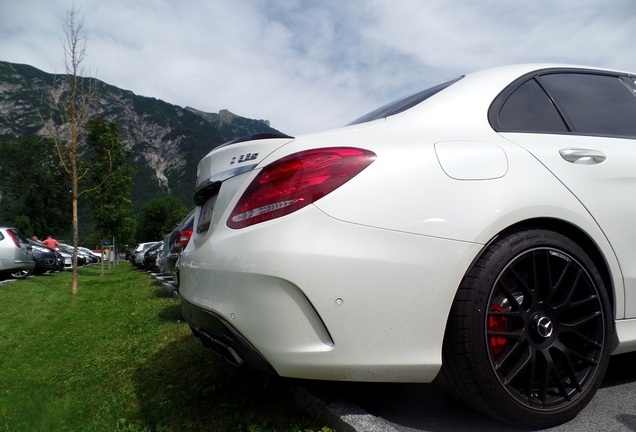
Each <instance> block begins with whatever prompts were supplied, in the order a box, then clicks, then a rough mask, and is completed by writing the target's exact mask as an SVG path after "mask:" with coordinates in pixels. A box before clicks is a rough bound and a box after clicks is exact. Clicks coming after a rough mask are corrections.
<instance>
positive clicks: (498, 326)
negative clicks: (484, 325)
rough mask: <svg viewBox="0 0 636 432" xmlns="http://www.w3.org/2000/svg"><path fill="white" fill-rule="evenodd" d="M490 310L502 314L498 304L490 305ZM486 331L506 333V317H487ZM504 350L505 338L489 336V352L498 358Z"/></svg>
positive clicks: (501, 308)
mask: <svg viewBox="0 0 636 432" xmlns="http://www.w3.org/2000/svg"><path fill="white" fill-rule="evenodd" d="M490 310H491V311H493V312H503V310H504V309H503V307H501V305H498V304H496V303H495V304H492V305H491V306H490ZM488 331H491V332H505V331H506V317H503V316H492V315H491V316H489V317H488ZM505 349H506V338H505V337H503V336H490V350H491V351H492V353H493V354H494V355H495V356H498V355H499V354H501V353H502V352H503V351H504V350H505Z"/></svg>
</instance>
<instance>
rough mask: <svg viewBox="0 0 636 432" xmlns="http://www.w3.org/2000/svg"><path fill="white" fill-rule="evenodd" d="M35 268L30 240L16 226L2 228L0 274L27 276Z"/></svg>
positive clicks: (0, 234)
mask: <svg viewBox="0 0 636 432" xmlns="http://www.w3.org/2000/svg"><path fill="white" fill-rule="evenodd" d="M34 268H35V261H34V260H33V250H32V249H31V245H30V244H29V241H28V240H27V239H26V238H25V237H24V236H23V235H22V234H20V231H18V230H17V229H16V228H0V276H4V275H6V274H10V275H11V276H13V277H14V278H25V277H27V276H29V275H30V274H32V273H33V269H34Z"/></svg>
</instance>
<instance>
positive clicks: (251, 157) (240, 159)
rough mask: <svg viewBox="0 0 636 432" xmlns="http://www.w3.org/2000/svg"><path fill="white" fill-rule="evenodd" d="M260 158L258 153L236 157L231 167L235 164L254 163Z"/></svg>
mask: <svg viewBox="0 0 636 432" xmlns="http://www.w3.org/2000/svg"><path fill="white" fill-rule="evenodd" d="M256 158H258V153H245V154H242V155H240V156H234V157H233V158H232V160H231V161H230V165H232V164H235V163H243V162H248V161H253V160H255V159H256Z"/></svg>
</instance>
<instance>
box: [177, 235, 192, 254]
mask: <svg viewBox="0 0 636 432" xmlns="http://www.w3.org/2000/svg"><path fill="white" fill-rule="evenodd" d="M190 237H192V230H181V233H180V235H179V247H180V248H181V249H184V248H185V247H186V245H187V244H188V241H189V240H190Z"/></svg>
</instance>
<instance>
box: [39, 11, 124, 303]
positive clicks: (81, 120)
mask: <svg viewBox="0 0 636 432" xmlns="http://www.w3.org/2000/svg"><path fill="white" fill-rule="evenodd" d="M78 13H79V10H78V9H75V7H73V8H72V9H71V10H69V11H68V12H67V14H66V21H65V28H64V34H65V36H66V37H65V39H64V43H63V48H64V67H65V70H66V74H65V75H64V80H63V82H62V83H60V85H59V86H58V85H57V84H56V85H55V86H54V89H53V92H52V98H53V104H52V106H53V109H54V110H55V109H57V111H56V112H57V113H58V115H59V116H60V118H61V124H62V125H61V127H56V126H55V121H54V120H53V117H54V116H53V115H52V116H51V121H48V122H47V121H45V120H44V119H43V121H44V124H45V127H46V129H47V131H48V133H49V135H50V136H51V138H52V139H53V141H54V143H55V149H56V150H57V154H58V157H59V159H60V163H61V165H62V166H63V168H64V170H65V171H66V172H67V174H68V176H69V179H70V181H71V202H72V236H73V247H74V251H73V278H72V287H71V291H72V293H73V294H77V247H78V245H79V244H78V243H79V223H78V201H79V198H80V196H81V195H83V194H84V193H87V192H90V191H92V190H94V188H95V187H97V186H99V185H96V186H93V187H91V188H89V189H83V190H80V188H79V183H80V181H81V180H82V178H84V177H85V176H86V175H87V173H88V172H89V170H90V167H89V165H88V164H86V163H83V161H82V160H81V158H80V156H81V151H80V150H81V148H80V143H81V138H82V134H83V132H84V128H85V126H86V122H87V121H88V120H89V117H90V115H91V103H92V101H93V99H94V98H95V97H96V83H95V81H94V80H92V79H90V78H83V77H82V76H81V75H82V73H83V68H82V63H83V62H84V60H85V59H86V46H87V43H86V39H85V38H84V37H82V36H81V31H82V28H83V26H84V19H83V18H79V17H78ZM58 87H59V88H58ZM111 168H112V166H111ZM109 172H110V171H109ZM102 180H103V182H106V181H108V175H107V176H105V177H104V178H103V179H102Z"/></svg>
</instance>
